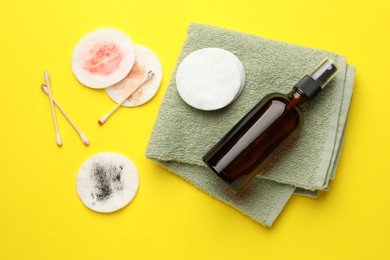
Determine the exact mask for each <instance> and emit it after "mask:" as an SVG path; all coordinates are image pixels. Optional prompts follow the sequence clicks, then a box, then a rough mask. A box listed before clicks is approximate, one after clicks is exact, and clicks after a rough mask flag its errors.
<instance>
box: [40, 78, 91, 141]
mask: <svg viewBox="0 0 390 260" xmlns="http://www.w3.org/2000/svg"><path fill="white" fill-rule="evenodd" d="M41 89H42V91H43V92H44V93H45V94H47V95H49V90H48V88H47V86H46V85H45V84H42V85H41ZM53 103H54V104H55V105H56V106H57V107H58V109H59V110H60V111H61V113H62V114H63V115H64V116H65V118H66V119H67V120H68V122H69V123H70V124H71V125H72V127H73V128H74V130H76V132H77V134H78V135H79V136H80V138H81V141H83V143H84V144H85V145H89V140H88V139H87V137H86V136H85V135H83V133H82V132H81V131H80V129H78V128H77V126H76V125H75V123H73V121H72V120H71V119H70V117H69V116H68V115H67V114H66V113H65V111H64V110H63V109H62V107H61V106H60V104H58V102H57V101H56V100H55V99H54V97H53Z"/></svg>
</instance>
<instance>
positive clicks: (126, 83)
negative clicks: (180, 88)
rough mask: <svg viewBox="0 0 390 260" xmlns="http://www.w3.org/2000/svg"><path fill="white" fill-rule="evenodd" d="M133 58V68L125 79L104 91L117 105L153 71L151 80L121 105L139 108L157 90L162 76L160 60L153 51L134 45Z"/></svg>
mask: <svg viewBox="0 0 390 260" xmlns="http://www.w3.org/2000/svg"><path fill="white" fill-rule="evenodd" d="M135 57H136V58H135V63H134V66H133V68H132V69H131V71H130V73H129V74H128V75H127V76H126V78H124V79H123V80H122V81H120V82H119V83H117V84H115V85H114V86H111V87H108V88H106V89H105V90H106V92H107V94H108V96H109V97H110V98H111V99H112V100H114V101H115V102H117V103H119V102H121V101H122V100H123V99H124V98H126V96H128V95H129V93H131V92H132V91H133V90H134V89H135V88H136V87H138V85H139V84H140V83H141V81H142V80H143V79H144V78H145V76H146V74H147V73H148V71H153V73H154V76H153V78H152V79H150V80H149V81H147V82H146V83H144V84H143V85H142V86H141V87H140V88H139V89H138V90H137V91H136V92H135V93H134V94H133V95H131V96H130V97H129V98H128V99H127V100H126V101H125V102H124V103H123V104H122V105H123V106H126V107H134V106H139V105H142V104H144V103H146V102H147V101H149V100H150V99H151V98H152V97H153V96H154V95H155V94H156V92H157V90H158V89H159V87H160V84H161V80H162V76H163V72H162V67H161V63H160V60H159V59H158V57H157V56H156V54H154V52H153V51H151V50H150V49H148V48H146V47H144V46H141V45H135Z"/></svg>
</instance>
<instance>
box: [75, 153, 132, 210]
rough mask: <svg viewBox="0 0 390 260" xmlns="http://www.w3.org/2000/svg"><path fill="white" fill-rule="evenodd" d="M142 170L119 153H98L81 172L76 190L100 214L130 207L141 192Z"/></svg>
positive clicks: (87, 204)
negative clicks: (128, 205)
mask: <svg viewBox="0 0 390 260" xmlns="http://www.w3.org/2000/svg"><path fill="white" fill-rule="evenodd" d="M138 185H139V177H138V171H137V168H136V167H135V165H134V164H133V162H132V161H130V160H129V159H128V158H127V157H125V156H123V155H121V154H117V153H98V154H95V155H94V156H92V157H90V158H89V159H88V160H86V161H85V162H84V164H83V165H82V166H81V167H80V169H79V172H78V173H77V180H76V188H77V193H78V195H79V197H80V199H81V200H82V202H83V203H84V204H85V206H87V207H88V208H90V209H92V210H94V211H97V212H104V213H107V212H113V211H116V210H119V209H121V208H123V207H124V206H126V205H127V204H128V203H129V202H130V201H131V200H132V199H133V198H134V196H135V194H136V193H137V190H138Z"/></svg>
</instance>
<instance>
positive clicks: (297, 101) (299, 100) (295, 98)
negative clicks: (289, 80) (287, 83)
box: [287, 87, 309, 106]
mask: <svg viewBox="0 0 390 260" xmlns="http://www.w3.org/2000/svg"><path fill="white" fill-rule="evenodd" d="M287 96H288V99H289V100H290V104H291V105H293V106H300V105H303V104H304V103H305V102H306V101H308V100H309V98H308V97H307V96H306V95H305V94H304V93H303V91H302V90H300V89H299V88H296V87H294V88H293V90H292V91H291V92H290V93H288V94H287Z"/></svg>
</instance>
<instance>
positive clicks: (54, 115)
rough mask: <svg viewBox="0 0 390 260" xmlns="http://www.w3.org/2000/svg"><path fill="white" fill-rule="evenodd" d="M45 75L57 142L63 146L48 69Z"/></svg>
mask: <svg viewBox="0 0 390 260" xmlns="http://www.w3.org/2000/svg"><path fill="white" fill-rule="evenodd" d="M44 76H45V81H46V86H47V92H48V95H49V99H50V107H51V114H52V116H53V121H54V128H55V129H56V142H57V145H58V146H61V145H62V140H61V135H60V131H59V130H58V125H57V118H56V113H55V111H54V104H53V96H52V94H51V89H50V78H49V72H48V71H47V70H45V72H44Z"/></svg>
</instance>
